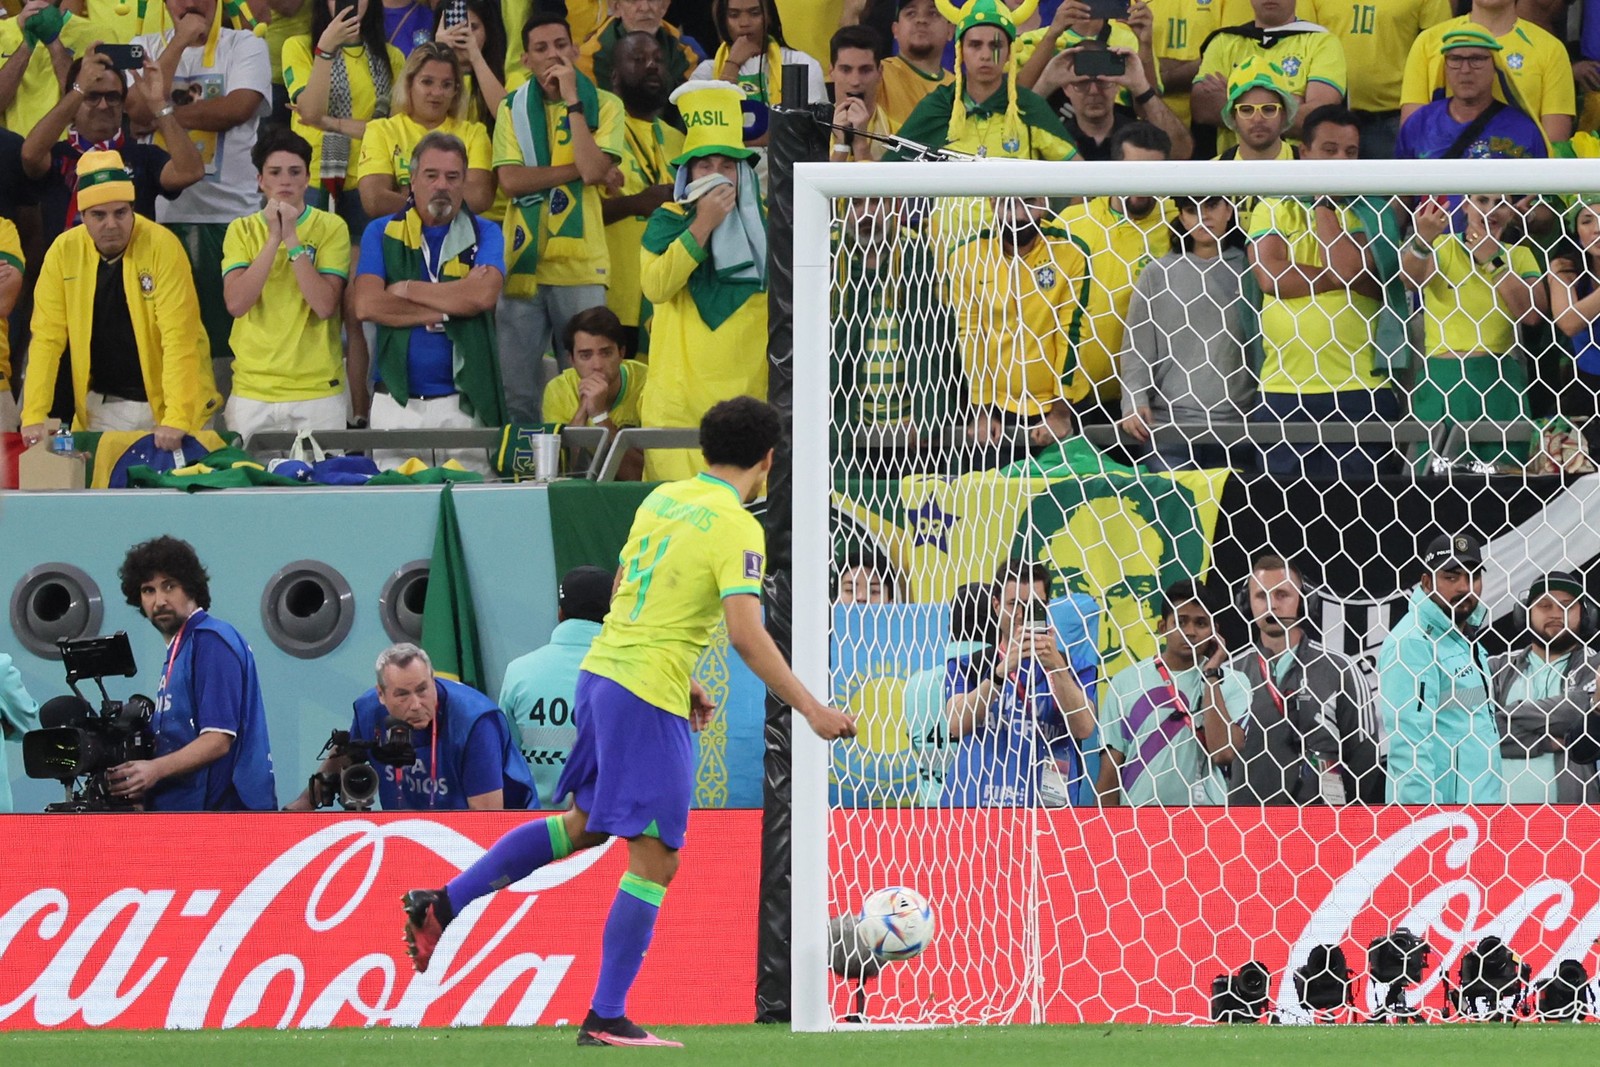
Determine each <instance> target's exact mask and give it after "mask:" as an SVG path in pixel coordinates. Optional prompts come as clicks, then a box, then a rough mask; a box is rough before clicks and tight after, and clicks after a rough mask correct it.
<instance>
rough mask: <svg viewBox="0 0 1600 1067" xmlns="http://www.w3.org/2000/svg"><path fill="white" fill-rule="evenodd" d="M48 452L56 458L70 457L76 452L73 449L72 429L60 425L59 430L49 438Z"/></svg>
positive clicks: (63, 424)
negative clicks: (56, 456)
mask: <svg viewBox="0 0 1600 1067" xmlns="http://www.w3.org/2000/svg"><path fill="white" fill-rule="evenodd" d="M50 451H51V452H53V453H55V454H56V455H58V456H70V455H73V454H74V453H75V452H76V451H77V450H76V449H75V448H74V447H73V442H72V427H70V426H68V425H67V424H66V423H62V424H61V428H60V429H58V430H57V431H56V432H55V434H54V435H53V436H51V438H50Z"/></svg>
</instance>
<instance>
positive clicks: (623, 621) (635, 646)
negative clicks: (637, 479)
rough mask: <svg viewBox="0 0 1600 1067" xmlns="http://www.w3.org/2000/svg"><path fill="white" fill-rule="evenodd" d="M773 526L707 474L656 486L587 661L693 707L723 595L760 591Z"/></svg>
mask: <svg viewBox="0 0 1600 1067" xmlns="http://www.w3.org/2000/svg"><path fill="white" fill-rule="evenodd" d="M766 551H767V549H766V535H765V534H764V533H763V532H762V530H761V524H760V523H759V522H757V521H756V520H755V518H754V516H752V515H751V514H750V513H749V512H748V511H746V510H745V509H744V503H743V501H741V500H740V499H739V491H738V490H737V489H735V488H734V487H733V486H731V485H729V484H728V483H727V482H724V481H722V480H721V479H719V478H713V477H712V476H711V475H709V474H700V475H697V476H696V477H693V478H690V479H687V480H685V481H679V482H668V483H667V484H665V485H661V486H657V487H656V489H655V491H654V492H652V493H651V494H650V495H649V496H648V497H646V498H645V501H644V503H643V504H641V505H639V510H638V511H637V512H636V513H635V514H634V517H633V527H632V528H631V529H630V530H629V531H628V542H627V544H626V545H624V546H623V549H622V554H621V556H619V557H618V562H619V563H620V564H621V568H622V583H621V584H620V585H618V586H617V591H616V594H615V595H614V596H613V597H612V598H611V610H610V611H608V612H607V613H606V621H605V623H604V625H602V626H601V628H600V636H599V637H596V638H595V639H594V644H592V645H590V646H589V654H588V655H587V656H585V657H584V659H583V669H584V670H586V671H589V672H590V673H591V674H598V675H600V676H601V677H603V678H609V679H611V680H612V681H613V682H616V683H617V684H618V685H620V686H622V687H623V688H624V689H626V690H628V692H630V693H632V694H633V695H634V696H636V697H638V698H639V699H640V700H643V701H645V702H646V703H649V704H653V705H655V706H656V707H658V708H660V709H662V710H663V711H668V712H671V713H672V714H674V715H682V716H684V717H685V718H687V717H688V715H689V678H690V676H691V675H692V673H693V672H694V665H695V663H696V662H697V661H698V660H699V659H700V654H701V653H702V652H704V651H705V648H706V645H707V644H709V643H710V641H711V635H712V634H713V633H714V632H715V630H716V628H717V626H718V624H719V623H721V622H722V618H723V612H722V601H723V600H724V599H725V598H727V597H730V596H759V595H760V594H761V576H762V572H763V568H764V565H765V556H766Z"/></svg>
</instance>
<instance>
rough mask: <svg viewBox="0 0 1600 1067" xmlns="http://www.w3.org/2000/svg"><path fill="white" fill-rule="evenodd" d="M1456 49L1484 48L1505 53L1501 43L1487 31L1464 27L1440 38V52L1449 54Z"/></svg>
mask: <svg viewBox="0 0 1600 1067" xmlns="http://www.w3.org/2000/svg"><path fill="white" fill-rule="evenodd" d="M1456 48H1482V49H1484V50H1485V51H1489V52H1503V51H1505V49H1504V48H1502V47H1501V45H1500V42H1499V41H1497V40H1495V39H1494V37H1493V36H1492V35H1491V34H1489V33H1488V32H1487V31H1485V30H1478V29H1473V28H1471V27H1467V26H1463V27H1462V28H1461V29H1459V30H1451V31H1450V32H1449V33H1447V34H1445V35H1444V36H1443V37H1441V38H1439V51H1440V52H1449V51H1451V50H1452V49H1456Z"/></svg>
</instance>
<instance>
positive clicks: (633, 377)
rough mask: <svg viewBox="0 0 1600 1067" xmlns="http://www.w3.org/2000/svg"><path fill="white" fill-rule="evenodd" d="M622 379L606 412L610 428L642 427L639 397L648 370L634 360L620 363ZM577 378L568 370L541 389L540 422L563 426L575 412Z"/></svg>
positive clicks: (572, 369)
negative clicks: (541, 411)
mask: <svg viewBox="0 0 1600 1067" xmlns="http://www.w3.org/2000/svg"><path fill="white" fill-rule="evenodd" d="M621 371H622V380H621V382H620V383H619V384H618V387H617V396H616V399H615V400H613V401H612V402H611V408H610V410H609V411H607V412H606V415H607V417H608V418H610V420H611V423H612V425H614V426H616V427H617V428H618V429H622V428H624V427H627V426H642V425H643V423H642V422H641V421H640V419H639V398H640V397H641V396H642V395H644V387H645V383H646V382H648V381H649V380H650V368H649V367H648V366H647V365H645V364H643V363H640V362H639V361H638V360H636V359H625V360H623V361H622V367H621ZM580 381H582V379H581V378H579V377H578V372H577V370H576V369H575V368H572V367H568V368H567V369H566V370H564V371H562V372H561V373H560V374H558V375H556V376H555V377H554V378H553V379H551V381H550V384H549V385H547V386H545V387H544V421H546V422H553V423H556V424H557V425H560V426H565V425H566V424H567V423H569V422H571V421H572V417H573V416H574V415H576V414H577V413H578V383H579V382H580Z"/></svg>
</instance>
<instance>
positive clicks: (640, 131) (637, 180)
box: [606, 115, 683, 326]
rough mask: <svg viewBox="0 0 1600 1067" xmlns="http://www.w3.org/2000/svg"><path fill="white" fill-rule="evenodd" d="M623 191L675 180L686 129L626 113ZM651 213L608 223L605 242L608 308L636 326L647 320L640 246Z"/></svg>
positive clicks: (628, 193) (625, 193) (638, 190)
mask: <svg viewBox="0 0 1600 1067" xmlns="http://www.w3.org/2000/svg"><path fill="white" fill-rule="evenodd" d="M622 133H623V138H622V141H623V143H622V161H621V163H620V167H621V170H622V190H621V191H620V192H618V193H617V194H616V195H617V196H634V195H636V194H638V193H642V192H644V191H645V190H646V189H648V188H650V187H652V186H656V185H671V184H672V182H673V178H674V172H673V169H672V164H671V163H670V162H669V160H673V159H676V158H677V156H678V153H679V152H681V151H683V131H682V130H679V129H676V128H675V127H672V126H669V125H667V124H666V123H665V122H662V121H661V120H660V119H654V120H649V119H636V118H634V117H633V116H632V115H624V116H623V122H622ZM649 221H650V216H648V215H629V216H628V217H626V218H621V219H618V220H616V221H615V222H613V223H611V225H609V226H607V227H606V246H607V247H608V248H609V249H610V252H611V284H610V285H608V286H607V287H606V307H608V308H610V309H611V310H612V311H614V312H616V315H617V318H619V319H621V320H622V324H623V325H624V326H637V325H639V323H640V322H641V321H643V319H644V311H643V307H642V301H643V299H644V294H643V293H642V291H641V290H640V286H639V249H640V247H642V246H643V244H644V229H645V225H646V224H647V223H648V222H649Z"/></svg>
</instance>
